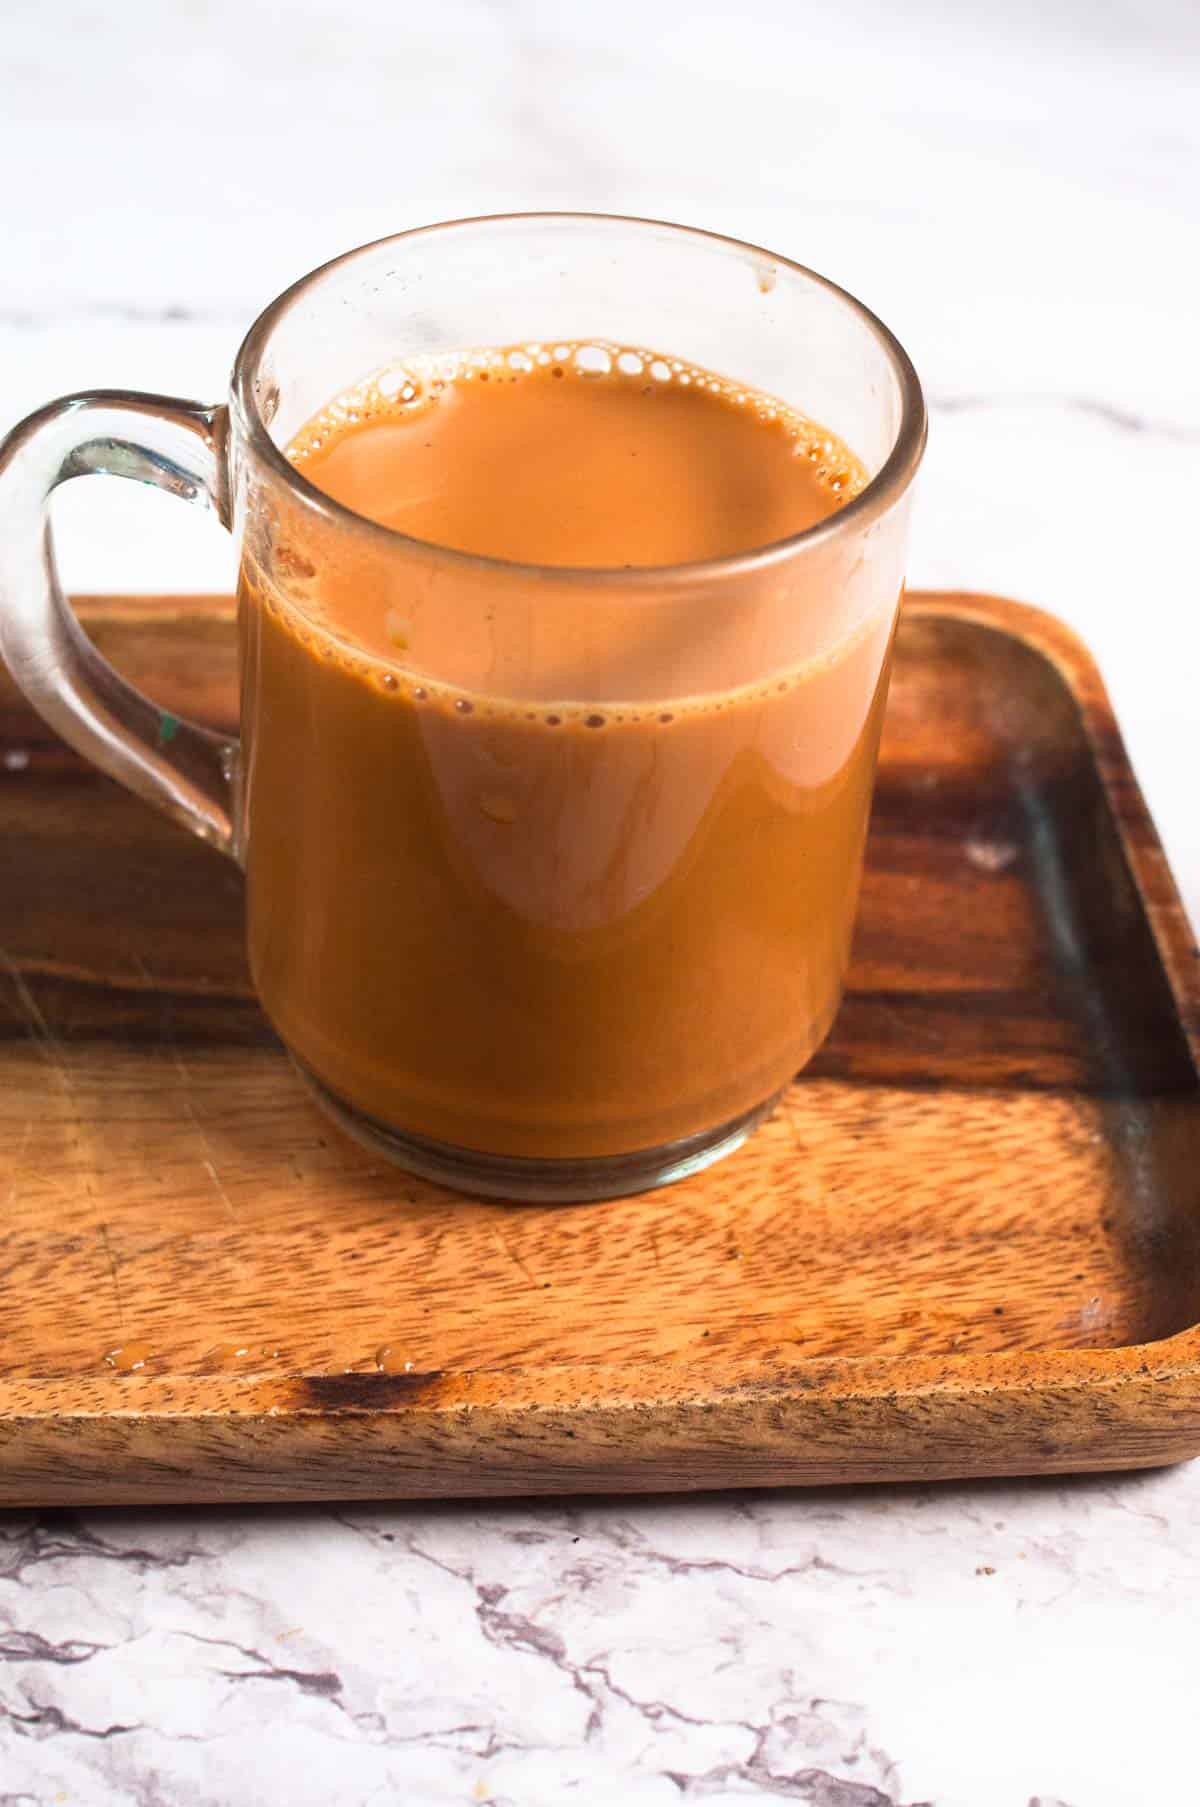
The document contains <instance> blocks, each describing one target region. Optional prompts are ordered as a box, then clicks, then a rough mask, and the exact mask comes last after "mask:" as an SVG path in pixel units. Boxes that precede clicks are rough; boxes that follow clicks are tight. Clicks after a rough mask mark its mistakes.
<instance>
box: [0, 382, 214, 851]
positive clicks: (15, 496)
mask: <svg viewBox="0 0 1200 1807" xmlns="http://www.w3.org/2000/svg"><path fill="white" fill-rule="evenodd" d="M227 427H228V414H227V411H226V409H225V408H223V407H215V408H204V407H201V406H200V404H199V403H197V402H188V401H179V400H176V399H174V398H173V397H170V396H162V395H137V394H133V393H131V392H127V391H124V390H120V389H111V390H96V391H94V392H93V393H91V394H85V395H68V396H64V397H63V398H62V399H61V400H60V401H56V402H50V403H49V404H48V405H47V406H46V407H44V408H41V409H39V410H38V412H37V413H36V414H31V415H30V416H29V417H28V419H27V420H23V421H22V422H21V424H20V425H19V426H17V427H14V429H13V431H12V432H11V433H10V434H9V436H8V438H7V439H6V440H5V442H4V444H3V445H2V446H0V653H2V654H3V656H4V659H5V661H6V663H7V665H8V668H9V671H10V672H11V673H12V676H13V679H14V680H15V682H16V684H17V685H18V687H19V688H20V689H21V690H22V691H23V692H24V694H25V696H26V697H27V698H28V699H29V701H30V702H31V703H32V704H33V707H34V708H35V709H36V710H37V712H38V714H39V715H41V716H42V717H43V718H44V719H45V720H46V721H47V722H49V724H50V726H51V727H52V728H53V729H54V731H55V732H56V733H57V734H59V735H60V736H61V737H62V739H63V740H65V741H67V742H68V743H69V744H70V745H71V746H73V747H74V748H75V750H76V751H77V752H79V753H82V754H83V755H84V757H85V758H86V759H89V760H91V761H92V763H93V764H94V765H97V766H99V767H100V769H101V771H104V772H107V773H108V774H109V776H110V777H112V778H117V779H119V780H120V782H121V783H122V784H124V785H127V786H128V787H129V789H130V790H131V791H134V792H135V793H136V794H137V795H138V796H139V797H145V798H146V799H147V801H149V802H151V803H157V804H158V805H159V806H160V808H162V809H165V810H166V811H167V813H168V815H171V816H173V817H174V818H175V819H176V821H178V822H182V823H183V824H184V825H185V826H186V827H188V828H190V829H192V830H193V831H194V832H195V833H196V834H198V835H200V836H201V838H202V839H204V840H206V841H210V842H211V843H212V845H213V846H214V847H219V848H220V849H221V851H222V852H223V853H228V854H231V855H236V847H235V834H234V822H233V817H234V808H233V788H234V783H235V778H236V773H237V766H238V750H239V749H238V742H237V740H236V739H231V738H230V737H229V736H227V735H224V734H217V733H214V732H213V731H212V730H211V729H208V728H202V727H200V726H198V725H197V724H196V723H194V722H188V721H182V720H180V719H179V717H178V716H175V715H172V714H171V713H170V712H169V711H168V710H165V709H160V708H158V707H157V705H156V704H154V703H152V702H151V701H150V700H149V698H148V697H144V696H143V695H142V694H141V692H140V691H138V690H135V689H134V688H133V687H132V685H130V684H127V683H126V682H125V680H124V678H122V677H119V676H118V675H117V673H116V672H115V671H114V670H113V668H112V666H111V665H109V664H108V662H107V661H106V660H105V659H103V658H101V656H100V654H99V653H98V652H97V650H96V648H95V647H94V646H93V645H92V642H91V641H90V640H89V639H88V637H87V635H86V634H85V633H84V631H83V629H82V628H81V627H80V625H79V622H78V621H77V619H76V617H75V615H74V613H73V612H72V610H71V608H70V606H69V604H68V603H67V601H66V598H65V597H64V595H63V592H62V586H61V584H60V583H59V578H58V567H57V564H56V562H55V557H54V540H53V535H52V533H51V530H50V521H49V514H48V503H49V499H50V496H51V495H52V494H53V492H54V491H55V490H56V489H57V488H58V486H59V484H60V483H65V482H67V480H68V479H69V478H71V477H87V476H92V475H94V474H95V473H97V472H99V473H102V474H105V475H109V476H114V477H131V478H132V479H133V480H134V481H135V482H137V483H152V484H154V485H155V487H156V488H158V489H165V490H166V491H167V492H168V494H169V495H172V496H180V497H182V498H183V500H184V501H185V502H196V503H199V505H200V506H201V507H202V508H211V509H212V510H213V511H214V512H215V514H216V516H217V518H218V520H219V521H220V522H221V523H222V525H223V526H225V527H229V526H230V519H231V517H230V507H229V482H228V465H227V461H226V434H227Z"/></svg>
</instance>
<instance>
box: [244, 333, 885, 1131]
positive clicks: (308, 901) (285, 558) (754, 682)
mask: <svg viewBox="0 0 1200 1807" xmlns="http://www.w3.org/2000/svg"><path fill="white" fill-rule="evenodd" d="M288 456H289V458H290V459H291V461H292V464H293V466H294V467H295V469H296V471H297V472H298V473H299V474H300V475H301V476H302V477H304V478H307V479H308V480H309V481H310V482H311V483H312V484H313V485H315V486H316V487H317V488H318V489H319V490H320V491H322V492H323V493H324V494H325V495H326V496H328V497H331V498H333V499H334V500H335V501H337V502H339V503H341V504H343V505H344V506H345V507H346V508H348V509H351V510H353V511H355V513H356V514H358V515H361V516H365V517H367V518H368V519H369V520H370V521H372V522H375V523H377V524H378V525H379V527H381V528H383V529H388V530H391V531H392V532H393V533H395V532H399V533H400V534H403V535H407V536H410V537H411V539H413V540H414V541H421V542H427V543H429V544H432V545H434V546H438V547H443V548H447V549H449V550H450V553H451V554H453V555H457V556H447V557H445V558H442V559H441V560H440V561H439V562H438V563H437V566H436V583H433V582H432V581H431V582H430V583H429V584H427V585H423V586H422V587H421V588H420V594H419V595H417V593H416V587H415V586H414V593H413V596H412V598H411V599H410V598H409V596H408V595H407V594H406V592H405V590H404V587H403V585H401V586H399V587H395V586H389V587H381V586H380V585H379V584H378V583H377V582H375V581H374V580H373V579H372V576H371V571H372V568H373V567H372V566H371V565H370V563H369V561H367V560H365V559H364V560H363V561H360V562H358V563H356V562H355V560H354V559H353V558H349V559H347V558H345V557H339V556H335V554H334V551H333V550H332V546H331V544H330V543H327V542H326V540H324V539H323V538H322V524H321V522H320V520H319V518H317V516H316V515H315V514H314V515H313V516H312V517H311V518H310V517H309V516H308V515H306V514H304V512H303V511H298V512H297V513H295V514H294V515H293V516H290V517H288V518H287V519H286V520H284V521H283V522H282V523H279V522H277V523H276V525H275V529H274V537H273V539H272V541H271V543H270V548H269V555H268V556H259V557H257V558H256V557H253V556H250V557H247V559H246V561H245V564H244V572H243V583H242V598H241V622H242V643H243V672H244V680H243V681H244V689H245V707H244V710H243V716H244V721H245V723H246V744H245V755H244V760H245V763H244V771H245V780H244V783H245V790H244V811H245V816H244V833H245V836H246V840H247V843H248V846H249V848H250V850H251V857H250V860H249V944H250V955H251V962H252V967H253V972H254V978H255V981H256V984H257V986H258V988H259V991H260V993H261V996H262V999H263V1002H264V1004H265V1006H266V1009H267V1011H268V1013H269V1015H270V1016H271V1018H272V1020H273V1021H274V1023H275V1024H276V1026H277V1028H278V1029H279V1032H280V1034H281V1035H282V1036H283V1038H284V1040H285V1041H286V1042H287V1044H288V1046H289V1047H290V1048H291V1050H292V1051H293V1053H294V1054H295V1055H296V1056H297V1057H298V1058H299V1060H300V1062H301V1063H302V1065H303V1066H304V1067H305V1068H307V1069H308V1071H309V1072H310V1073H311V1074H312V1075H313V1076H314V1077H315V1078H316V1079H317V1080H318V1081H319V1082H320V1085H321V1086H322V1087H323V1088H325V1089H326V1091H327V1092H328V1093H329V1094H332V1097H333V1098H334V1100H337V1101H341V1102H343V1103H346V1104H347V1105H348V1106H350V1107H352V1109H353V1111H354V1112H355V1113H358V1114H359V1115H362V1116H365V1118H366V1119H371V1120H374V1122H375V1124H377V1125H378V1126H380V1127H381V1129H384V1130H386V1132H399V1134H400V1135H401V1136H402V1137H404V1138H409V1139H412V1141H413V1142H414V1144H415V1145H417V1146H418V1147H419V1146H420V1145H421V1144H433V1145H441V1146H443V1147H449V1148H450V1149H458V1150H468V1151H479V1152H481V1153H482V1154H486V1155H487V1156H491V1157H496V1158H498V1159H499V1160H500V1161H501V1162H503V1161H504V1160H505V1159H511V1158H513V1157H516V1158H525V1159H533V1160H544V1161H555V1162H566V1163H570V1162H573V1161H583V1162H586V1161H588V1160H589V1159H590V1158H593V1157H605V1156H608V1157H612V1156H626V1155H632V1154H634V1153H636V1152H637V1151H641V1150H647V1149H652V1148H662V1147H664V1146H667V1145H670V1146H674V1145H679V1146H680V1148H681V1149H682V1150H684V1151H686V1148H687V1147H688V1146H689V1144H690V1140H691V1139H692V1138H698V1137H704V1136H708V1135H709V1134H710V1132H711V1131H712V1130H713V1129H714V1127H715V1126H722V1125H729V1126H731V1129H736V1128H737V1126H738V1125H739V1124H742V1123H744V1122H745V1121H748V1120H750V1119H751V1118H752V1116H753V1113H754V1112H755V1111H756V1110H758V1109H759V1108H760V1107H761V1106H762V1105H763V1104H764V1102H765V1101H767V1100H769V1099H770V1098H771V1097H772V1096H773V1095H774V1094H775V1093H776V1092H777V1091H778V1090H779V1089H780V1087H781V1086H783V1085H784V1084H785V1083H786V1082H787V1081H788V1079H789V1078H790V1077H791V1076H792V1075H793V1074H794V1073H795V1072H796V1070H797V1069H798V1068H799V1067H801V1066H803V1064H804V1062H805V1061H806V1060H807V1059H808V1057H809V1055H810V1054H811V1053H812V1052H813V1050H814V1049H815V1048H816V1047H817V1045H818V1044H819V1042H820V1041H821V1039H822V1037H823V1036H824V1035H825V1033H826V1031H827V1030H828V1028H829V1025H830V1023H831V1021H832V1018H833V1015H834V1012H835V1010H836V1007H837V1003H838V998H839V994H840V989H841V984H842V979H843V975H844V971H845V967H846V961H847V955H848V950H849V944H850V934H851V924H852V919H853V913H854V907H855V901H856V895H857V890H858V880H859V870H860V864H861V859H862V851H863V841H864V835H865V831H866V825H867V815H868V809H869V802H870V793H871V784H872V778H873V772H874V764H875V756H876V749H877V744H878V739H879V731H880V722H881V717H882V712H883V707H884V699H885V693H886V688H887V674H888V657H889V649H890V643H891V633H892V626H893V621H894V614H895V603H896V595H895V588H894V586H893V587H892V589H891V592H890V593H889V594H885V595H884V596H883V597H882V598H881V599H880V601H879V605H878V606H876V607H874V608H873V609H871V610H868V611H867V613H866V614H865V616H861V615H860V617H859V618H857V619H851V620H849V621H848V624H847V626H846V629H845V631H844V632H843V633H842V634H841V635H840V636H836V635H835V636H834V638H833V641H832V643H825V644H823V645H821V648H820V650H819V651H818V652H816V653H815V654H814V655H812V656H809V657H807V658H805V659H804V660H803V661H802V662H800V663H799V664H796V663H794V662H792V663H789V662H787V660H786V659H784V660H783V661H782V662H781V661H780V659H779V658H778V657H776V656H775V655H774V654H773V652H772V643H771V639H770V633H769V632H768V631H767V630H765V629H764V628H763V625H762V622H763V620H764V619H767V618H768V616H769V618H770V619H771V620H774V619H775V615H782V613H783V612H784V611H785V610H786V608H787V607H793V608H797V609H803V608H805V607H808V608H816V607H818V606H823V605H822V604H821V599H820V597H819V596H814V594H812V593H811V592H810V593H805V592H804V590H803V589H801V590H800V591H798V592H797V593H796V594H795V595H794V596H792V595H789V594H784V593H782V592H781V593H780V595H779V596H778V597H776V596H775V595H774V593H773V592H771V593H770V594H767V593H766V592H764V590H763V585H764V584H766V583H768V582H769V581H777V580H775V579H774V578H772V576H771V573H770V572H769V571H768V572H767V573H766V575H763V574H761V573H760V574H759V577H758V579H757V583H758V588H757V589H755V590H754V591H753V594H752V596H751V595H750V592H749V591H748V596H750V601H748V603H747V610H746V615H745V620H744V622H743V623H742V624H741V626H740V627H739V622H738V619H737V617H736V614H735V615H734V616H733V617H732V618H731V617H730V616H729V615H728V614H725V615H723V616H722V617H721V618H720V619H719V620H718V619H717V618H715V617H714V618H713V619H711V620H709V619H707V618H706V614H705V610H704V608H703V606H702V605H700V604H697V605H696V606H694V607H692V605H691V602H690V600H689V599H688V598H687V597H686V596H684V600H685V601H687V602H688V607H689V608H691V617H690V621H687V618H686V617H685V616H684V615H683V614H682V613H681V612H680V608H679V607H678V606H677V603H678V599H679V597H680V596H681V595H684V592H686V590H687V586H688V583H689V581H690V580H689V576H688V572H687V571H686V570H684V571H681V570H680V569H679V568H680V567H695V566H697V563H698V561H708V562H709V566H710V567H711V562H712V561H722V560H732V559H736V558H737V556H738V555H740V554H744V553H746V552H748V551H749V550H751V549H753V548H756V547H763V546H766V545H770V544H773V543H776V542H783V541H787V540H789V539H791V538H792V537H793V536H795V535H797V534H800V533H802V532H804V531H805V530H807V529H810V528H813V527H815V526H818V525H819V524H820V523H821V522H823V521H825V520H827V519H828V517H830V516H831V515H833V514H834V513H835V512H836V511H837V510H839V509H840V508H841V507H842V506H843V505H844V504H845V503H847V502H849V501H851V500H852V499H853V498H854V497H856V496H857V495H858V494H859V493H860V492H861V491H862V489H863V488H864V487H865V485H866V481H867V478H866V473H865V471H864V469H863V467H862V466H861V465H860V464H859V462H858V460H857V459H856V457H855V456H854V455H853V453H852V452H851V450H849V449H848V448H847V447H846V446H844V445H842V444H841V443H840V442H839V441H838V440H837V439H836V438H835V437H834V436H833V435H832V434H831V433H829V432H827V431H826V430H825V429H824V428H823V427H821V426H818V425H815V424H814V423H813V422H811V421H809V420H807V419H806V418H804V417H803V416H802V415H800V414H798V413H797V412H796V411H795V410H794V409H792V408H789V407H786V406H785V405H784V404H783V403H782V402H780V401H777V400H773V399H772V398H771V397H769V396H766V395H763V394H759V393H756V392H754V391H752V390H749V389H746V388H744V387H740V386H739V385H738V384H736V383H735V382H730V381H727V380H725V379H723V378H720V377H718V376H714V375H713V374H712V373H710V372H708V371H705V370H701V369H698V368H695V367H689V366H688V365H687V364H685V363H684V362H683V361H681V360H677V359H674V358H672V357H670V356H668V355H659V354H656V353H654V352H651V351H647V350H645V349H639V350H637V351H622V350H621V348H620V347H619V346H615V345H597V344H595V343H589V344H586V345H583V344H559V345H550V344H545V345H543V344H537V345H532V346H523V347H517V348H507V347H506V348H502V349H500V350H494V351H487V352H475V353H465V354H459V355H457V356H442V357H439V358H430V359H428V360H424V361H422V360H411V361H409V362H408V363H407V364H405V365H403V366H401V367H398V368H396V369H394V370H392V371H391V372H389V373H387V375H386V376H385V377H381V378H379V379H377V380H368V381H366V382H364V383H363V384H361V385H360V386H359V387H358V388H356V389H355V390H353V391H350V392H347V393H344V394H343V395H341V396H340V397H339V398H337V399H336V400H335V401H333V402H331V403H330V405H329V406H328V407H326V408H325V409H324V410H323V411H322V412H321V413H319V414H318V415H317V416H315V417H314V418H313V419H311V420H310V421H309V422H308V424H307V425H306V426H305V427H304V428H303V430H302V431H301V432H299V433H298V434H296V435H295V436H294V437H293V439H292V441H291V444H290V447H289V451H288ZM481 559H482V560H488V561H506V566H500V565H497V564H491V565H488V566H486V567H485V566H483V565H481V563H480V560H481ZM580 567H586V568H589V569H591V570H593V571H595V572H596V573H597V574H598V575H597V577H596V580H595V581H596V584H597V585H600V584H603V583H604V582H605V581H606V577H605V575H604V574H607V575H608V576H609V577H611V578H613V579H616V581H617V582H619V583H623V584H625V585H626V587H627V588H628V589H629V592H630V597H631V606H630V608H629V610H627V611H626V612H625V613H624V614H623V615H622V616H621V617H620V618H619V621H614V619H613V618H612V617H611V615H610V614H607V613H602V611H600V610H599V609H598V608H597V609H595V610H594V611H592V612H589V601H588V597H589V590H588V587H587V584H586V583H585V584H583V585H582V586H581V587H580V589H579V594H578V598H577V606H576V605H574V604H573V605H572V606H571V607H563V608H561V609H558V608H551V607H550V606H549V603H547V607H546V609H545V612H544V614H542V615H540V616H534V615H533V614H532V612H527V616H526V617H525V619H526V621H527V627H526V630H525V638H526V639H528V641H529V644H524V643H522V644H521V645H520V646H519V647H516V648H514V646H513V644H512V641H511V635H512V633H513V632H514V631H517V630H513V629H512V628H511V626H509V627H505V625H504V620H503V617H504V611H503V608H501V609H500V611H499V612H498V614H497V617H496V621H495V622H493V621H491V620H490V619H489V618H488V603H487V600H486V596H487V592H486V586H485V585H484V581H483V580H484V578H485V577H487V576H488V575H489V573H490V574H491V575H492V576H494V578H495V582H496V583H497V584H498V585H499V586H501V588H502V590H503V591H504V593H506V594H509V595H511V594H514V593H516V592H517V591H520V589H521V586H524V587H525V590H526V591H527V592H528V593H529V594H530V595H531V596H535V597H536V595H537V593H538V586H539V585H541V586H543V588H545V589H546V590H547V592H548V593H549V591H550V590H552V588H553V584H554V574H555V573H556V572H557V571H560V570H564V571H565V570H570V571H571V572H577V571H578V569H579V568H580ZM279 572H282V573H283V574H284V577H285V579H286V581H285V582H283V583H279V582H278V581H277V578H276V575H274V574H277V573H279ZM778 581H782V580H778ZM639 586H640V588H639ZM285 591H286V594H284V592H285ZM643 594H644V599H645V601H644V607H639V598H640V597H641V596H642V595H643ZM664 596H665V597H667V599H668V600H667V601H666V602H664V601H663V600H662V599H663V597H664ZM764 596H765V601H764ZM410 600H411V606H410ZM751 601H752V603H753V607H751V606H750V602H751ZM770 610H774V611H775V614H774V615H771V614H770ZM418 616H419V618H420V620H421V622H423V623H424V624H425V625H424V627H423V628H422V629H421V632H422V633H424V634H425V636H426V637H427V638H428V636H429V635H430V634H433V635H434V636H435V637H436V635H437V634H438V633H440V634H441V635H442V636H443V650H445V649H446V648H447V647H448V648H449V651H450V652H451V653H453V654H454V655H455V656H456V657H457V655H458V653H459V652H461V653H462V658H461V659H460V660H459V661H458V663H459V665H460V667H461V670H462V672H463V680H462V681H460V682H447V681H445V680H444V679H443V678H440V677H439V676H437V675H436V673H433V674H431V671H430V669H429V667H430V664H431V663H432V664H433V665H434V666H436V665H437V664H438V663H439V661H436V660H434V661H430V660H426V659H422V657H421V646H420V644H418V642H419V640H420V634H419V633H418V632H417V629H416V628H415V627H414V620H415V619H416V618H417V617H418ZM410 617H411V619H410ZM684 621H687V625H686V631H681V625H680V624H681V622H684ZM529 623H532V625H528V624H529ZM671 636H675V638H676V639H677V640H678V645H677V647H676V646H675V641H674V640H672V639H671ZM518 637H520V633H519V632H518ZM468 642H469V645H468ZM788 643H789V641H788V637H787V636H785V635H781V637H780V645H781V646H782V645H785V644H788ZM664 647H670V648H671V650H670V651H669V653H664ZM453 662H454V661H453V660H451V661H450V663H453ZM440 663H441V665H442V667H443V668H444V667H445V665H446V663H447V661H446V660H445V659H443V660H441V661H440ZM533 665H536V668H537V669H538V671H539V672H540V673H542V674H543V678H542V681H541V684H540V687H539V689H538V690H537V691H536V692H531V691H530V689H529V686H528V685H527V684H526V685H525V686H524V688H523V689H522V690H521V691H520V692H518V691H516V690H514V689H512V688H510V687H509V685H508V680H507V678H506V675H505V674H506V673H507V672H509V671H511V670H517V669H521V670H528V669H529V668H531V666H533ZM649 670H653V671H654V672H655V674H656V675H655V676H654V678H653V683H652V685H651V682H650V680H649V679H648V678H647V677H646V675H645V674H646V673H647V672H648V671H649ZM664 672H665V674H666V675H665V676H664V675H663V674H664Z"/></svg>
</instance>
